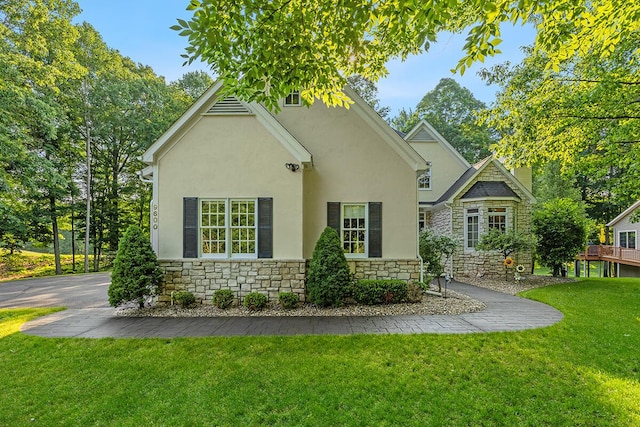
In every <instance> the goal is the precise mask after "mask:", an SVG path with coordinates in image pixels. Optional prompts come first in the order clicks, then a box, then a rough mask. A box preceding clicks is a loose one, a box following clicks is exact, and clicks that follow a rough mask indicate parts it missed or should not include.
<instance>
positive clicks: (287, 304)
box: [278, 292, 300, 309]
mask: <svg viewBox="0 0 640 427" xmlns="http://www.w3.org/2000/svg"><path fill="white" fill-rule="evenodd" d="M278 301H280V304H281V305H282V308H286V309H292V308H296V307H297V306H298V303H299V302H300V298H298V294H295V293H293V292H280V294H279V295H278Z"/></svg>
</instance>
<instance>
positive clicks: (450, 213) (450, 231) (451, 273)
mask: <svg viewBox="0 0 640 427" xmlns="http://www.w3.org/2000/svg"><path fill="white" fill-rule="evenodd" d="M444 206H445V207H447V208H449V234H450V235H451V236H452V237H453V236H454V234H453V205H452V204H451V203H449V202H444ZM462 231H463V232H462V236H463V237H462V240H463V242H462V244H463V245H464V224H463V226H462ZM454 256H455V250H454V251H453V253H452V254H451V270H450V271H449V276H450V277H451V278H452V279H453V257H454Z"/></svg>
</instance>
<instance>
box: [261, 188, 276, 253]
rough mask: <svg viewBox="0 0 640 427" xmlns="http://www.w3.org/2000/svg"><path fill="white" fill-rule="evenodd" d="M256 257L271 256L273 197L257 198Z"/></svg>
mask: <svg viewBox="0 0 640 427" xmlns="http://www.w3.org/2000/svg"><path fill="white" fill-rule="evenodd" d="M258 258H273V199H272V198H271V197H262V198H259V199H258Z"/></svg>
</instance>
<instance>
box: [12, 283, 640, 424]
mask: <svg viewBox="0 0 640 427" xmlns="http://www.w3.org/2000/svg"><path fill="white" fill-rule="evenodd" d="M527 296H528V297H530V298H533V299H536V300H540V301H544V302H547V303H549V304H551V305H553V306H555V307H557V308H559V309H560V310H562V311H563V312H564V313H565V316H566V318H565V320H564V321H562V322H561V323H559V324H557V325H555V326H552V327H549V328H545V329H540V330H534V331H526V332H518V333H493V334H477V335H408V336H396V335H392V336H379V335H356V336H318V337H316V336H305V337H257V338H256V337H241V338H199V339H189V338H186V339H185V338H182V339H169V340H167V339H142V340H140V339H100V340H90V339H44V338H38V337H29V336H25V335H23V334H21V333H19V332H18V328H19V325H20V324H21V323H22V322H24V321H25V320H27V319H28V318H31V317H34V316H38V315H41V314H43V313H44V312H45V310H4V311H0V337H1V338H0V367H1V369H0V383H1V384H2V394H3V396H2V409H1V410H0V425H11V426H20V425H30V426H33V425H77V426H89V425H98V426H103V425H104V426H107V425H109V426H110V425H118V426H141V425H145V426H152V425H162V426H172V425H176V426H183V425H194V426H198V425H206V426H212V425H216V426H252V425H253V426H262V425H290V426H328V425H333V426H342V425H345V426H427V425H429V426H536V427H537V426H554V427H556V426H638V425H640V405H639V404H638V402H640V280H624V279H592V280H584V281H581V282H577V283H571V284H564V285H557V286H551V287H548V288H540V289H535V290H532V291H529V292H527Z"/></svg>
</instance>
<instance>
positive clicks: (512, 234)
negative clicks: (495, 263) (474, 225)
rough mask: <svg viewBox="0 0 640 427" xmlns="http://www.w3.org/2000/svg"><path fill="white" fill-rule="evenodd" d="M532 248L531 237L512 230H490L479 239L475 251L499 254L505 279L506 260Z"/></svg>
mask: <svg viewBox="0 0 640 427" xmlns="http://www.w3.org/2000/svg"><path fill="white" fill-rule="evenodd" d="M532 246H533V239H532V238H531V236H528V235H526V234H522V233H518V232H516V231H515V230H513V229H509V230H506V231H502V230H500V229H498V228H492V229H490V230H489V232H488V233H486V234H483V235H482V236H481V237H480V241H479V242H478V244H477V245H476V249H478V250H481V251H496V252H500V253H501V254H502V257H503V258H504V261H505V263H504V264H505V277H507V275H508V270H507V262H506V260H507V258H508V257H510V256H511V255H513V254H515V253H517V252H520V251H524V250H527V249H531V247H532Z"/></svg>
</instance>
